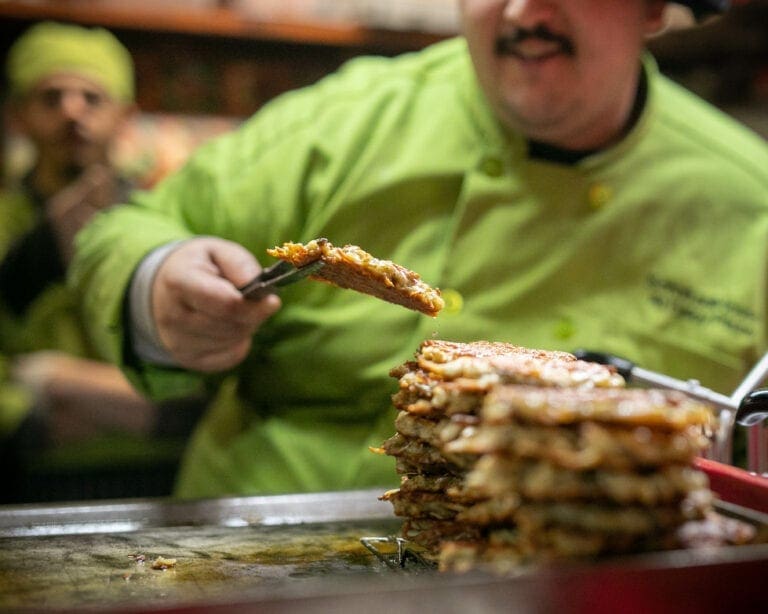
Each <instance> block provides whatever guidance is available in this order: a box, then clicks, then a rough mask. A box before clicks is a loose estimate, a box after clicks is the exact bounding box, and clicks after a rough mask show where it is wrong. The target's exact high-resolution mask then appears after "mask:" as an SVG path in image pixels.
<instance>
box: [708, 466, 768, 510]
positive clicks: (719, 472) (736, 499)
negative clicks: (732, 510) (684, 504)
mask: <svg viewBox="0 0 768 614" xmlns="http://www.w3.org/2000/svg"><path fill="white" fill-rule="evenodd" d="M695 464H696V466H697V467H698V468H699V469H701V470H702V471H704V472H705V473H706V474H707V475H708V476H709V483H710V488H711V489H712V491H713V492H714V493H716V494H717V496H718V497H719V498H720V499H721V500H723V501H727V502H728V503H733V504H734V505H740V506H742V507H746V508H749V509H753V510H756V511H758V512H763V513H764V514H768V478H765V477H762V476H759V475H755V474H754V473H750V472H748V471H745V470H744V469H740V468H739V467H733V466H731V465H726V464H724V463H719V462H717V461H713V460H708V459H705V458H698V459H696V461H695Z"/></svg>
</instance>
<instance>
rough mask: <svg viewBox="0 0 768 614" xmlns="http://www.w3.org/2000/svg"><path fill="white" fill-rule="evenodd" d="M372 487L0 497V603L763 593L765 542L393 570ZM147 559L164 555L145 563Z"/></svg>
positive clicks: (381, 607)
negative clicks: (373, 545) (383, 548)
mask: <svg viewBox="0 0 768 614" xmlns="http://www.w3.org/2000/svg"><path fill="white" fill-rule="evenodd" d="M382 492H383V489H376V490H362V491H349V492H336V493H315V494H301V495H284V496H273V497H244V498H225V499H214V500H206V501H192V502H179V501H174V500H162V499H161V500H134V501H113V502H92V503H82V504H63V505H45V506H30V505H14V506H4V507H0V609H3V610H5V611H14V612H16V611H45V612H50V611H54V612H55V611H59V612H70V611H71V612H74V611H77V612H88V611H99V612H103V611H110V612H112V611H114V612H230V611H238V612H250V611H254V612H255V611H258V612H299V611H300V612H342V613H344V612H356V613H357V612H365V613H366V614H370V613H375V612H382V613H383V612H387V613H390V614H391V613H392V612H420V613H421V612H425V611H440V612H445V613H450V612H472V613H474V612H498V611H501V610H504V611H518V612H590V613H591V614H592V613H595V612H609V611H610V612H615V611H623V612H641V611H644V612H648V611H653V612H665V611H670V612H671V611H674V612H686V611H696V612H715V611H725V610H728V611H737V610H738V609H739V608H750V609H749V610H743V611H754V608H755V607H762V605H768V598H767V597H768V591H766V588H765V586H766V584H765V579H766V578H768V545H754V546H739V547H724V548H714V549H711V550H696V551H673V552H664V553H654V554H651V555H638V556H631V557H622V558H615V559H611V560H606V561H603V562H600V563H598V564H596V563H591V564H587V563H573V564H560V565H557V566H551V567H547V568H542V569H525V570H521V571H520V573H519V574H515V575H513V576H509V577H504V578H499V577H490V576H487V575H482V574H475V573H470V574H464V575H448V574H442V573H439V572H437V571H436V570H435V569H433V568H429V567H425V566H421V565H410V564H408V565H404V566H403V567H402V568H393V567H392V566H389V565H385V564H383V563H382V561H381V560H380V559H379V558H377V557H376V556H374V555H373V554H372V553H371V552H370V551H369V550H368V549H366V548H365V547H364V545H363V544H362V543H361V538H364V537H366V536H386V535H395V534H396V533H397V532H398V530H399V527H400V520H399V519H397V518H395V517H394V516H393V515H392V510H391V506H390V505H389V504H387V503H384V502H381V501H379V500H378V497H379V496H380V495H381V493H382ZM729 505H730V504H729ZM735 509H736V512H735V513H736V514H738V512H739V509H741V508H738V506H736V507H735ZM743 511H746V512H749V510H743ZM749 513H750V514H751V512H749ZM751 517H752V518H753V519H756V521H757V522H760V521H761V518H762V517H761V516H760V515H759V514H758V515H757V516H754V515H752V516H751ZM141 557H143V559H144V561H143V562H141V560H140V559H141ZM157 557H163V558H165V559H175V560H176V564H175V566H173V567H170V568H168V569H153V568H152V561H154V560H155V559H156V558H157Z"/></svg>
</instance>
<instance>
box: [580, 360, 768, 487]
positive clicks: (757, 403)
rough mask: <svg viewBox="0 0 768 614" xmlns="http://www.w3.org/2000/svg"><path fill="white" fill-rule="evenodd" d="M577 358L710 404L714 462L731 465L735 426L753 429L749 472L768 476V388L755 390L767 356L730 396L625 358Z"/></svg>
mask: <svg viewBox="0 0 768 614" xmlns="http://www.w3.org/2000/svg"><path fill="white" fill-rule="evenodd" d="M574 354H575V355H576V357H577V358H580V359H581V360H587V361H590V362H598V363H601V364H605V365H611V366H613V367H615V369H616V371H618V373H619V374H620V375H622V376H623V377H624V379H625V380H627V382H636V383H640V384H646V385H650V386H656V387H659V388H667V389H669V390H678V391H680V392H683V393H685V394H687V395H688V396H690V397H693V398H695V399H698V400H700V401H704V402H707V403H711V404H712V405H714V406H715V407H716V408H717V410H718V414H719V419H720V420H719V421H720V428H719V431H718V433H717V436H716V438H715V442H714V444H713V449H712V450H711V452H710V454H711V456H712V458H713V459H714V460H717V461H720V462H724V463H728V464H732V453H733V452H732V448H733V428H734V426H735V424H739V425H741V426H748V427H752V429H751V431H750V442H749V450H748V451H749V459H748V463H749V470H750V471H754V472H755V473H761V474H765V473H766V472H768V440H767V439H766V433H765V432H764V430H763V428H762V426H761V424H762V422H763V420H765V419H766V418H768V388H758V389H755V388H756V386H757V385H758V384H760V383H761V382H762V381H763V380H764V379H765V377H766V374H768V353H766V354H765V355H764V356H763V357H762V358H761V359H760V360H759V361H758V362H757V364H756V365H755V366H754V367H753V368H752V370H751V371H750V372H749V373H748V374H747V376H746V377H745V378H744V380H742V382H741V383H740V384H739V385H738V387H737V388H736V390H735V391H734V392H733V394H731V395H730V396H727V395H724V394H720V393H719V392H715V391H714V390H710V389H709V388H705V387H704V386H702V385H701V384H699V382H698V381H697V380H687V381H683V380H679V379H675V378H673V377H669V376H668V375H664V374H661V373H655V372H653V371H648V370H647V369H643V368H642V367H638V366H637V365H636V364H635V363H633V362H632V361H630V360H627V359H626V358H621V357H619V356H613V355H611V354H606V353H604V352H594V351H590V350H576V351H575V352H574Z"/></svg>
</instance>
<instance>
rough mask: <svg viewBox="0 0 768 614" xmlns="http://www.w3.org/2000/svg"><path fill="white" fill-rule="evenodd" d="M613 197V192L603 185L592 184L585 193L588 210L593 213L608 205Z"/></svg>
mask: <svg viewBox="0 0 768 614" xmlns="http://www.w3.org/2000/svg"><path fill="white" fill-rule="evenodd" d="M612 196H613V190H611V188H610V187H609V186H607V185H605V184H604V183H594V184H592V185H591V186H590V187H589V190H588V191H587V204H588V205H589V208H590V209H594V210H595V211H597V210H599V209H602V208H603V207H605V205H607V204H608V201H610V200H611V197H612Z"/></svg>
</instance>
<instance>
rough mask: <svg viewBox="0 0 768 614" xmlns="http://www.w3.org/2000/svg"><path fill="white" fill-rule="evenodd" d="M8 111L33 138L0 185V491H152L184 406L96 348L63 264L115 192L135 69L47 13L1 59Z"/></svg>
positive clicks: (120, 188)
mask: <svg viewBox="0 0 768 614" xmlns="http://www.w3.org/2000/svg"><path fill="white" fill-rule="evenodd" d="M7 78H8V83H9V100H8V104H9V106H10V113H11V115H12V117H13V120H14V121H15V123H16V125H17V126H18V128H19V129H20V131H21V132H22V133H23V134H24V135H26V137H28V139H29V140H30V142H31V143H32V145H33V146H34V149H35V160H34V164H33V166H32V168H31V169H30V170H29V172H28V173H26V174H25V175H24V176H23V178H22V179H21V180H20V181H19V182H18V183H17V184H16V185H8V186H5V187H4V189H3V190H2V192H0V212H2V213H1V215H2V219H3V224H2V226H0V438H1V440H2V457H3V458H2V461H3V465H4V468H5V469H6V480H5V481H6V482H7V484H6V487H5V488H3V489H1V490H0V492H2V494H1V495H0V500H2V501H4V502H14V501H38V500H56V499H76V498H94V497H104V496H110V497H113V496H140V495H157V494H163V493H164V492H165V491H166V490H168V489H169V488H170V483H171V481H172V474H173V472H174V471H175V462H176V457H177V456H178V453H179V450H180V447H181V445H182V441H177V439H178V440H183V435H184V433H185V430H186V424H187V422H186V421H187V419H188V418H189V420H193V418H192V415H193V413H194V412H192V411H191V410H190V412H187V413H185V412H171V413H170V414H168V415H167V420H166V419H163V414H162V412H161V410H160V408H159V406H158V405H155V404H151V403H149V402H148V401H147V400H145V399H144V398H143V397H142V396H140V395H139V394H138V393H137V392H136V391H135V390H134V389H133V387H132V386H131V385H130V384H129V383H128V381H127V380H126V379H125V377H124V376H123V375H122V374H121V373H120V371H119V370H118V369H117V368H115V367H113V366H111V365H108V364H106V363H104V362H100V361H98V360H95V359H94V356H95V353H94V351H93V349H92V347H91V346H90V345H89V342H88V340H87V338H86V336H85V334H84V330H83V327H82V322H81V320H80V317H79V314H78V311H77V304H76V300H75V298H74V295H73V293H72V292H71V291H70V290H69V289H68V288H67V287H66V283H65V273H66V267H67V264H68V262H69V260H70V257H71V255H72V250H73V248H72V242H73V238H74V236H75V234H76V233H77V231H78V230H79V229H80V228H81V227H82V226H83V225H84V224H85V223H86V222H87V221H88V220H89V219H90V217H91V216H92V215H93V214H94V213H95V212H97V211H98V210H100V209H104V208H106V207H109V206H111V205H112V204H114V203H118V202H121V201H125V200H126V198H127V196H128V194H129V193H130V191H131V189H132V186H131V183H130V182H129V181H128V180H127V179H126V178H124V177H122V176H120V174H119V173H118V172H117V171H116V169H115V168H114V166H113V165H112V163H111V161H110V153H111V151H112V147H113V145H114V142H115V140H116V138H117V137H118V135H119V134H120V132H121V130H123V128H124V127H125V125H126V122H127V121H129V120H130V119H131V117H132V115H133V113H134V110H135V105H134V70H133V62H132V58H131V56H130V54H129V52H128V51H127V49H126V48H125V47H124V46H123V45H122V44H121V43H120V42H119V41H118V40H117V38H116V37H115V36H114V35H112V34H111V33H110V32H108V31H106V30H104V29H101V28H94V29H90V28H83V27H80V26H74V25H64V24H58V23H52V22H46V23H40V24H37V25H34V26H33V27H31V28H30V29H29V30H27V31H26V32H25V33H24V34H23V35H22V36H21V37H20V38H19V39H18V40H17V41H16V42H15V44H14V45H13V47H12V48H11V50H10V52H9V54H8V59H7Z"/></svg>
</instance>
